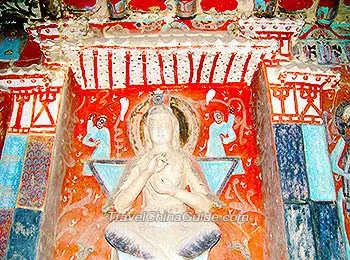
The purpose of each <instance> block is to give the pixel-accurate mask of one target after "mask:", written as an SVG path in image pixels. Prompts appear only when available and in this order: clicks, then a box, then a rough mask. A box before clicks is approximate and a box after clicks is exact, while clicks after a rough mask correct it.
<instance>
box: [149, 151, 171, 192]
mask: <svg viewBox="0 0 350 260" xmlns="http://www.w3.org/2000/svg"><path fill="white" fill-rule="evenodd" d="M168 164H169V163H168V159H167V157H166V153H161V154H158V155H156V156H155V157H154V158H152V160H151V161H150V162H149V164H148V166H147V168H146V174H148V175H149V176H148V179H149V181H150V184H151V186H152V188H153V189H154V190H155V191H156V192H158V193H160V194H168V195H170V196H174V195H175V191H176V187H175V185H173V184H172V183H171V182H170V181H169V180H167V179H165V178H163V177H161V176H160V175H159V172H161V171H162V170H163V169H164V168H165V167H166V166H167V165H168Z"/></svg>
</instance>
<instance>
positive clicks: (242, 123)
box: [55, 87, 265, 259]
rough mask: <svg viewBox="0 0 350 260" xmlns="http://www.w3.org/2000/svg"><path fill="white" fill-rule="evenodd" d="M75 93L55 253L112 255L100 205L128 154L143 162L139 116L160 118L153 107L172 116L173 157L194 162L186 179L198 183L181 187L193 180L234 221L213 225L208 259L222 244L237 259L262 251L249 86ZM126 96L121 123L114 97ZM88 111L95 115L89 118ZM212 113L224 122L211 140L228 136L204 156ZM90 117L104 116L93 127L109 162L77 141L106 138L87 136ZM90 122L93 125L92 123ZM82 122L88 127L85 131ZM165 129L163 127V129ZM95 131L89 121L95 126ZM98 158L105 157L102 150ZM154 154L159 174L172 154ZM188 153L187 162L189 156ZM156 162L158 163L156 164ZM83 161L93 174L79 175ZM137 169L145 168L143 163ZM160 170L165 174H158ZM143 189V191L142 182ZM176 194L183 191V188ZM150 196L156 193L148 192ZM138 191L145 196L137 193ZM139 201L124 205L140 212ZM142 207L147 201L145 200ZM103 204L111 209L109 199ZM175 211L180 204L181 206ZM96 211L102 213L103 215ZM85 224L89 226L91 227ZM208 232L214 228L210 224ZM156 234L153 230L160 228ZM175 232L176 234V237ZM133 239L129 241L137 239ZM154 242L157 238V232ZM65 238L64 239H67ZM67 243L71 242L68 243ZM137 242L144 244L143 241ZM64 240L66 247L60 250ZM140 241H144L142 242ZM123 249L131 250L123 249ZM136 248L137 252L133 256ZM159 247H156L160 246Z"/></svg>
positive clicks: (142, 121) (63, 255) (143, 141)
mask: <svg viewBox="0 0 350 260" xmlns="http://www.w3.org/2000/svg"><path fill="white" fill-rule="evenodd" d="M76 91H77V92H76V102H74V103H76V104H79V106H78V107H77V108H76V109H75V112H74V116H75V118H76V120H75V122H77V123H76V124H75V126H74V136H73V137H72V144H73V145H72V148H73V150H71V151H69V152H70V154H71V156H72V159H74V161H75V163H74V166H73V167H71V168H67V171H66V177H65V180H64V186H63V200H62V204H61V205H62V211H61V215H60V219H59V223H58V226H57V232H58V234H59V236H58V237H57V240H56V250H55V252H56V253H55V254H56V256H57V257H58V258H60V259H70V258H71V257H72V256H78V255H80V254H82V253H83V252H86V254H89V255H90V256H91V257H96V258H102V257H104V258H108V256H109V255H110V254H112V251H111V249H112V247H111V246H110V245H109V244H108V243H107V241H106V240H105V238H104V230H105V228H106V225H108V223H109V222H110V220H109V217H111V213H110V214H109V215H108V214H107V213H106V212H108V209H106V207H107V208H108V203H107V202H108V199H110V198H111V197H112V196H113V195H111V194H112V193H113V190H114V189H115V187H116V186H117V187H119V189H123V188H122V187H124V186H123V185H122V186H121V184H118V183H119V182H120V179H119V178H122V179H123V177H121V175H123V172H124V171H123V169H124V165H125V160H130V159H131V158H135V156H137V157H136V158H140V159H137V160H141V161H142V160H144V159H142V158H143V156H142V154H143V153H144V152H145V151H146V155H147V154H153V153H150V152H147V149H146V148H144V147H147V145H146V144H147V142H148V141H146V140H147V138H146V137H145V135H146V134H145V132H144V131H145V129H147V120H149V119H147V115H148V113H151V112H150V111H152V107H153V109H154V110H155V112H154V113H156V114H158V113H160V116H162V113H163V112H157V107H160V109H166V110H165V111H168V112H166V113H171V118H173V119H172V120H175V119H176V120H177V124H178V125H179V127H178V129H179V132H178V130H176V129H174V130H173V134H175V133H176V132H178V134H179V141H178V142H179V143H178V145H179V146H180V149H181V150H182V151H183V152H181V153H183V155H181V153H179V156H180V155H181V156H190V157H188V159H185V158H184V159H179V160H180V161H188V160H189V162H191V161H192V160H193V161H194V162H196V163H195V164H194V165H198V166H197V167H198V168H197V171H198V172H199V173H198V174H199V175H197V176H196V175H194V177H195V179H198V178H199V179H198V180H201V181H200V182H199V183H198V182H195V183H196V184H193V185H195V186H192V187H191V184H189V187H188V188H189V189H190V191H191V192H192V191H193V192H195V190H193V189H196V188H195V187H197V186H198V185H200V186H198V188H199V187H201V185H202V186H203V188H201V189H204V190H203V192H204V193H201V194H203V195H206V197H208V196H209V197H208V198H211V199H210V200H212V203H214V204H213V205H216V206H215V207H213V210H214V212H216V214H218V216H231V219H236V220H237V221H233V222H232V223H230V222H222V221H221V222H220V221H219V222H218V223H217V225H218V226H219V230H221V233H222V234H221V239H220V241H219V242H218V244H217V245H216V246H215V247H214V248H213V249H212V253H211V259H221V258H220V257H219V255H220V254H222V252H221V253H219V252H220V251H222V250H223V249H224V250H225V254H226V255H227V256H230V255H232V254H234V255H235V256H236V257H238V258H237V259H253V258H254V257H258V258H259V257H261V256H262V254H263V248H262V247H261V245H259V241H261V240H264V239H265V233H264V213H263V209H262V194H261V187H260V184H259V182H260V181H261V179H260V170H259V166H258V165H257V160H258V158H257V154H258V153H257V147H256V141H255V138H256V137H255V135H256V134H255V129H254V122H253V120H252V116H251V108H250V101H251V94H252V93H251V90H250V89H249V88H247V87H246V88H239V87H236V88H235V87H215V88H207V89H206V88H193V87H191V88H186V87H185V88H164V89H162V90H159V89H158V90H156V89H151V88H144V89H142V90H140V89H125V90H119V91H118V90H115V91H104V92H101V91H87V90H85V91H84V90H79V89H78V90H76ZM213 92H215V95H210V93H213ZM126 93H127V98H128V100H129V102H130V105H129V106H128V110H127V111H126V115H125V120H123V121H122V120H120V119H121V110H122V103H121V102H120V100H121V99H125V97H126ZM194 93H195V94H194ZM208 93H209V95H208ZM163 103H164V104H163ZM157 104H158V105H157ZM165 104H166V105H165ZM169 111H171V112H169ZM219 111H223V112H219ZM92 112H93V115H95V116H91V113H92ZM164 113H165V112H164ZM215 113H220V114H219V115H220V116H221V118H220V119H221V120H222V121H221V122H220V123H221V124H225V125H224V127H221V129H220V128H219V130H220V131H219V132H220V133H216V134H219V135H221V137H220V136H218V137H216V138H219V139H220V140H222V139H224V140H225V138H226V139H227V140H229V141H227V142H224V141H222V142H221V144H219V145H220V146H219V147H220V149H221V150H219V152H218V151H217V150H215V149H214V150H213V152H214V153H212V154H210V156H207V154H208V149H210V145H209V144H210V142H209V140H210V138H213V137H211V136H210V135H211V132H212V131H213V130H210V129H213V128H212V126H213V125H214V126H216V125H218V123H217V120H218V119H217V118H214V117H213V115H215ZM233 114H234V115H233ZM89 115H90V116H89ZM97 118H103V119H104V118H108V120H103V123H102V124H101V126H100V127H101V128H100V130H101V129H103V128H104V127H105V128H106V130H105V133H106V136H108V132H109V133H110V143H109V144H110V147H111V156H110V158H111V159H112V160H109V158H95V157H94V154H95V153H96V152H95V151H96V149H97V148H95V147H89V146H87V145H84V140H85V142H86V140H88V142H89V143H93V144H96V146H97V147H98V146H99V145H101V144H102V143H103V142H105V141H106V140H107V141H108V138H106V139H104V140H102V139H103V138H102V139H101V137H100V136H97V135H95V137H94V136H93V135H91V130H93V129H91V126H92V125H93V122H92V121H93V119H95V120H96V119H97ZM152 120H153V119H152ZM215 120H216V121H215ZM154 121H155V123H153V124H156V122H158V121H159V124H161V122H164V124H165V123H166V122H167V121H166V119H162V120H157V119H156V120H154ZM230 121H231V122H230ZM96 122H97V123H99V122H98V121H96ZM152 122H153V121H152ZM224 122H225V123H224ZM219 125H220V124H219ZM87 126H89V127H90V128H88V129H87ZM154 127H155V128H156V129H159V128H160V130H159V131H162V128H161V127H164V126H162V125H160V126H157V125H155V126H154ZM168 128H169V127H166V129H168ZM222 128H223V129H222ZM97 129H99V128H98V127H97V126H95V131H97ZM107 129H108V130H107ZM235 133H237V134H235ZM89 134H90V135H89ZM147 135H149V134H147ZM163 135H165V134H163V133H162V132H160V134H159V136H160V137H162V138H165V137H164V136H163ZM160 137H159V138H160ZM145 138H146V139H145ZM221 138H222V139H221ZM106 144H108V142H106ZM145 149H146V150H145ZM181 150H180V151H181ZM215 152H217V153H215ZM161 154H162V153H161ZM186 154H188V155H186ZM105 155H106V156H107V155H108V154H105ZM144 156H145V155H144ZM154 156H155V157H154V158H155V159H154V160H155V161H154V160H153V161H152V160H151V161H152V162H153V164H155V165H156V166H154V165H153V167H159V172H162V170H163V168H162V167H164V172H167V171H166V170H165V169H166V166H164V165H162V161H167V163H166V164H168V161H169V160H170V162H169V164H171V161H172V160H175V161H176V160H177V159H176V157H174V156H175V155H172V156H171V157H169V155H164V157H163V155H154ZM192 156H193V159H190V158H191V157H192ZM101 159H104V160H101ZM106 159H107V160H106ZM113 159H114V160H113ZM148 160H149V159H148ZM158 161H159V163H160V164H161V165H159V163H158ZM239 161H241V163H240V164H239V163H238V162H239ZM89 162H90V164H89ZM146 162H147V161H146ZM156 162H157V163H156ZM143 164H144V163H143ZM149 164H151V163H149ZM191 164H192V163H190V164H189V165H188V167H189V168H193V167H194V166H191ZM136 165H138V164H136ZM86 166H90V168H92V169H93V171H94V172H95V176H86V174H84V172H85V170H84V169H85V168H86ZM138 167H141V166H138ZM142 167H146V168H147V163H146V164H145V166H142ZM149 167H151V166H149ZM151 168H152V167H151ZM142 169H143V168H142ZM152 169H153V168H152ZM195 169H196V167H195ZM197 171H196V172H197ZM124 174H125V173H124ZM129 174H130V176H129V178H130V179H128V178H127V179H126V180H125V181H126V182H125V183H133V184H134V185H136V184H135V183H134V181H132V180H131V178H132V174H133V171H131V173H130V172H129ZM134 174H135V173H134ZM159 174H160V173H159ZM168 174H169V173H168ZM112 175H117V176H112ZM160 175H161V174H160ZM163 175H165V176H166V174H165V173H163ZM108 176H110V177H108ZM199 176H202V177H199ZM96 177H97V178H96ZM173 178H175V176H171V181H172V182H173V181H174V180H173ZM99 182H100V184H99ZM154 182H155V183H153V185H157V183H158V184H159V180H154ZM166 182H167V185H170V183H168V181H166ZM101 183H102V185H101ZM121 183H123V181H121ZM200 183H203V184H200ZM204 183H207V184H204ZM100 185H101V186H102V187H101V186H100ZM153 185H152V186H151V187H153ZM181 185H182V186H181V187H183V188H186V186H187V184H186V183H183V184H181ZM146 187H147V186H146ZM146 189H150V187H148V188H146ZM163 189H164V187H163ZM156 191H157V190H156ZM125 192H127V191H125ZM135 192H136V193H137V194H138V193H139V192H137V191H135ZM164 192H165V191H162V190H159V191H158V193H160V195H158V196H160V198H159V199H163V198H162V195H161V194H162V193H164ZM183 192H188V191H185V190H184V191H183ZM153 193H154V191H153ZM158 193H157V192H156V193H155V194H158ZM116 194H118V192H117V193H116ZM137 194H136V195H137ZM210 194H211V195H210ZM203 195H201V196H203ZM144 196H150V195H147V194H145V195H144ZM154 196H155V195H154ZM201 196H200V197H201ZM132 197H133V196H132ZM114 198H115V197H114ZM146 198H147V197H146ZM141 200H142V198H140V196H139V197H137V198H135V201H134V203H132V201H130V202H129V203H128V206H127V207H126V208H128V207H132V208H131V212H132V213H133V214H136V212H138V211H139V212H140V210H141V212H142V211H145V209H144V208H143V207H142V202H141ZM167 200H168V199H167ZM156 201H157V200H156ZM130 203H131V204H130ZM201 203H202V202H201ZM201 203H200V204H199V205H201ZM118 204H119V203H117V204H115V207H117V208H118V209H119V210H120V211H121V212H119V213H125V212H126V210H125V209H121V208H120V206H119V205H118ZM146 204H151V205H152V203H151V202H148V203H146ZM112 205H113V203H112ZM156 205H158V206H163V205H164V206H166V203H165V202H164V203H159V204H158V203H157V202H156ZM170 205H171V204H170ZM186 205H188V204H186ZM190 205H191V204H190ZM204 205H205V204H204ZM109 206H111V203H110V204H109ZM191 206H193V205H191ZM191 206H190V207H191ZM180 208H181V209H182V208H183V206H181V207H180ZM165 209H167V210H169V209H170V208H169V209H168V208H167V207H165ZM165 209H163V210H165ZM103 211H104V212H105V215H103ZM117 211H118V210H117ZM106 214H107V215H106ZM77 216H79V217H77ZM108 216H109V217H108ZM112 216H113V214H112ZM92 223H95V224H93V225H91V224H92ZM112 223H114V222H112ZM197 225H198V224H197ZM87 228H88V229H89V230H90V232H91V229H93V230H94V232H96V236H95V238H94V239H91V238H89V239H87V237H86V236H87V233H86V232H87ZM125 228H126V227H125ZM154 228H155V227H154ZM154 228H153V229H150V230H149V232H151V230H153V231H152V232H157V231H156V230H154ZM111 230H112V231H111ZM199 230H200V229H199ZM199 230H197V231H199ZM215 230H218V229H217V228H216V229H215ZM129 231H130V230H129ZM145 232H148V231H145ZM215 232H216V231H215ZM215 232H214V234H215ZM159 233H160V234H161V232H160V231H159ZM107 234H109V235H108V236H107V239H108V237H110V238H109V240H108V241H109V242H110V243H111V244H112V245H113V246H114V247H116V248H119V247H121V244H120V243H119V244H118V243H117V242H115V241H116V240H115V239H116V237H118V236H117V235H118V234H116V233H113V224H109V226H108V227H107ZM183 235H184V234H182V235H181V234H180V233H179V234H178V236H179V237H181V236H183ZM215 237H216V236H215ZM135 239H136V240H137V238H135ZM138 239H140V238H138ZM155 239H161V236H160V237H159V238H155ZM194 239H195V238H194ZM68 241H71V242H70V243H68ZM72 241H76V242H74V243H72ZM137 241H140V240H137ZM154 242H156V241H154ZM215 242H217V238H216V239H214V240H213V241H212V242H208V243H209V245H210V244H215ZM115 243H117V244H115ZM140 243H141V242H140ZM142 243H146V242H144V241H143V242H142ZM67 245H69V246H68V247H67ZM144 245H145V246H146V244H144ZM124 246H126V245H124ZM146 247H147V246H146ZM210 247H211V246H210ZM131 248H133V247H132V246H131ZM97 249H98V250H97ZM101 249H102V250H101ZM204 249H208V248H204ZM204 249H203V250H204ZM184 250H185V249H184ZM166 251H168V250H166ZM204 251H205V250H204ZM215 251H216V253H215ZM140 252H141V251H140ZM140 252H139V254H141V253H140ZM151 252H152V251H147V250H146V251H144V252H143V253H149V254H153V253H154V252H152V253H151ZM162 252H164V248H163V251H162ZM199 252H202V251H199ZM129 253H130V252H129ZM215 255H216V256H215ZM169 257H170V258H169ZM168 258H169V259H172V258H171V256H168Z"/></svg>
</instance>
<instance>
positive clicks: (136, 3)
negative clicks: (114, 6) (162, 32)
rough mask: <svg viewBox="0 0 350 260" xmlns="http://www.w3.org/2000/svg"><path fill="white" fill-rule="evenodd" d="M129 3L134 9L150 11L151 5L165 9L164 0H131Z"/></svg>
mask: <svg viewBox="0 0 350 260" xmlns="http://www.w3.org/2000/svg"><path fill="white" fill-rule="evenodd" d="M129 5H130V7H131V8H132V9H137V10H143V11H149V10H150V8H151V7H159V8H160V10H165V9H166V6H165V4H164V0H147V1H145V0H141V1H140V0H131V1H130V2H129Z"/></svg>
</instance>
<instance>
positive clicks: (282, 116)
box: [268, 61, 340, 124]
mask: <svg viewBox="0 0 350 260" xmlns="http://www.w3.org/2000/svg"><path fill="white" fill-rule="evenodd" d="M268 76H269V82H270V98H271V108H272V121H273V122H274V123H307V124H310V123H311V124H322V123H323V114H322V111H323V105H324V104H323V103H324V101H323V99H324V97H325V93H327V92H329V91H333V92H334V91H336V90H337V88H336V86H337V84H338V82H339V80H340V75H339V74H337V73H333V72H332V71H331V70H327V69H324V68H323V67H320V66H316V65H305V64H304V63H301V62H299V61H294V62H292V63H290V64H289V65H287V66H284V67H281V68H279V69H276V70H269V74H268Z"/></svg>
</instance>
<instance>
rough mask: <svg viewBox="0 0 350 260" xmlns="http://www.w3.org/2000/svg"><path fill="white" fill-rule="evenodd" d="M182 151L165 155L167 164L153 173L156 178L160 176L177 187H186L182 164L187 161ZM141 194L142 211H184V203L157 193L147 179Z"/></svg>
mask: <svg viewBox="0 0 350 260" xmlns="http://www.w3.org/2000/svg"><path fill="white" fill-rule="evenodd" d="M151 159H152V156H151V155H150V156H147V155H146V157H144V160H145V162H141V163H146V162H147V161H149V160H151ZM185 159H186V158H185V157H184V155H183V153H181V152H178V151H173V152H171V153H169V154H168V155H167V161H168V165H167V166H165V168H164V169H163V170H161V171H160V172H158V173H155V175H156V176H157V178H162V179H166V180H168V181H170V182H171V183H172V184H173V185H175V186H176V187H177V188H180V189H185V188H186V185H187V184H186V175H185V173H184V164H185V163H187V161H186V160H185ZM142 195H143V211H170V210H172V211H173V212H185V211H186V207H185V205H184V204H183V203H182V202H181V201H179V200H177V199H176V198H174V197H172V196H169V195H167V194H159V193H157V192H156V191H155V190H154V189H153V187H152V185H151V184H150V181H149V180H148V181H147V183H146V185H145V187H144V189H143V190H142Z"/></svg>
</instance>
